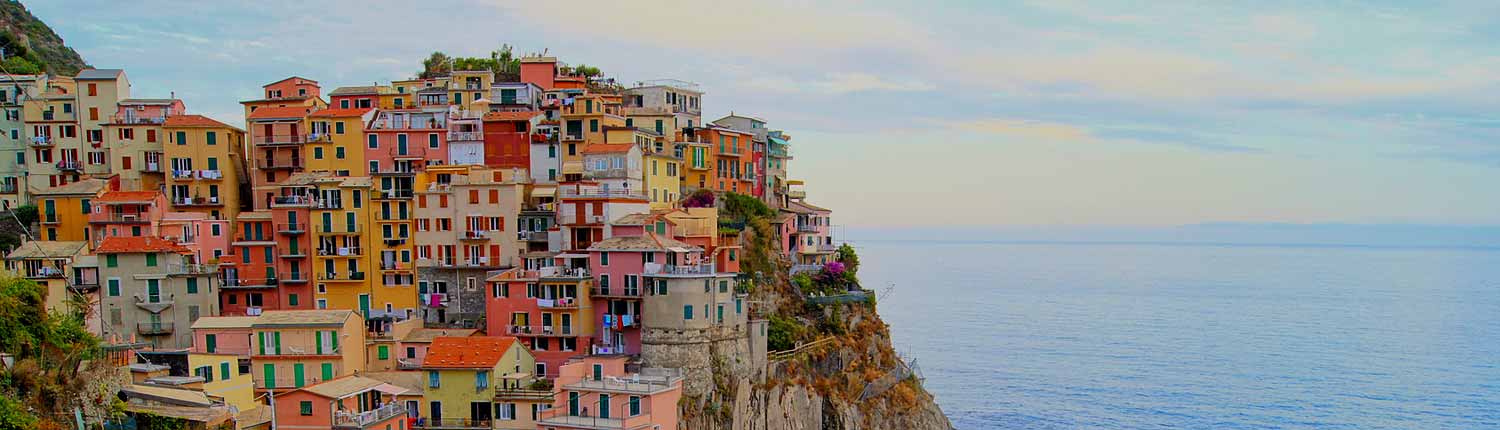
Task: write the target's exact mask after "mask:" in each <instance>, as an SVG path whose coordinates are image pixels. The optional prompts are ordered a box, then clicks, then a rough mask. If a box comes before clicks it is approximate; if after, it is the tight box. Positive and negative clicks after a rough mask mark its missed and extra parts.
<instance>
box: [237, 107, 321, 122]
mask: <svg viewBox="0 0 1500 430" xmlns="http://www.w3.org/2000/svg"><path fill="white" fill-rule="evenodd" d="M310 110H312V106H267V107H263V108H260V109H256V110H255V112H250V116H247V117H245V119H293V118H298V119H300V118H302V117H304V116H307V112H308V111H310Z"/></svg>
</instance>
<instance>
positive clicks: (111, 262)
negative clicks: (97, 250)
mask: <svg viewBox="0 0 1500 430" xmlns="http://www.w3.org/2000/svg"><path fill="white" fill-rule="evenodd" d="M104 267H120V255H119V254H105V255H104Z"/></svg>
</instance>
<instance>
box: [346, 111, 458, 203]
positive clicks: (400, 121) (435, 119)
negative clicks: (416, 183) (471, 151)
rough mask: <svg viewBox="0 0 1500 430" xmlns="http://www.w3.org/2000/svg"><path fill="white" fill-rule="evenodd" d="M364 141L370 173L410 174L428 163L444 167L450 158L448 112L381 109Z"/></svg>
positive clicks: (371, 123)
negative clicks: (445, 161) (434, 161)
mask: <svg viewBox="0 0 1500 430" xmlns="http://www.w3.org/2000/svg"><path fill="white" fill-rule="evenodd" d="M365 139H366V142H365V160H367V161H368V163H369V164H370V165H369V170H368V172H369V173H371V174H375V175H382V176H384V175H391V174H396V175H403V174H411V173H414V172H417V171H420V170H422V168H423V167H424V166H426V165H427V161H428V160H436V161H437V164H443V163H444V160H447V159H448V140H447V139H448V110H447V109H446V108H423V109H396V110H391V109H384V110H381V111H379V112H377V113H376V114H375V120H374V121H371V122H370V126H369V128H368V132H367V133H366V134H365ZM398 188H399V187H398ZM405 189H411V188H410V187H406V188H405Z"/></svg>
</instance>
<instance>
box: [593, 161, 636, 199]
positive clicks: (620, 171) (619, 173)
mask: <svg viewBox="0 0 1500 430" xmlns="http://www.w3.org/2000/svg"><path fill="white" fill-rule="evenodd" d="M628 177H630V170H629V169H626V168H624V167H620V168H615V169H598V170H585V171H583V178H584V179H616V178H628ZM642 194H645V193H642Z"/></svg>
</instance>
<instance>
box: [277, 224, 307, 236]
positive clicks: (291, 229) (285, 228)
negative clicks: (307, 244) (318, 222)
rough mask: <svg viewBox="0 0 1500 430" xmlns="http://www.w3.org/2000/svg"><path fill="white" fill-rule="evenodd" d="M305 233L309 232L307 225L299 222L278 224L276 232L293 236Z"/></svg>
mask: <svg viewBox="0 0 1500 430" xmlns="http://www.w3.org/2000/svg"><path fill="white" fill-rule="evenodd" d="M305 231H307V224H304V223H300V222H297V223H282V224H276V232H277V233H287V234H293V233H302V232H305Z"/></svg>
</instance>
